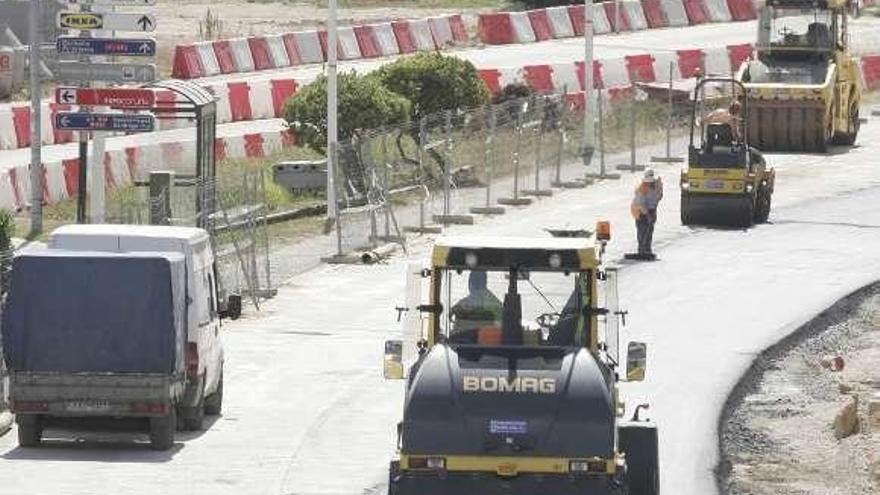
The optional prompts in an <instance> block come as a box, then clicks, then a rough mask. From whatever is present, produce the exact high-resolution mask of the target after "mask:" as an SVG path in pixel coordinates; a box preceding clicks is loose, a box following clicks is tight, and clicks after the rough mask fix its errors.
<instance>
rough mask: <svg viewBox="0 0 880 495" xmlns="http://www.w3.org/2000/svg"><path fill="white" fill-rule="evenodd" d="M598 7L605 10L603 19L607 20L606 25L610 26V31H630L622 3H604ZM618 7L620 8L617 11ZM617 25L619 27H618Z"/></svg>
mask: <svg viewBox="0 0 880 495" xmlns="http://www.w3.org/2000/svg"><path fill="white" fill-rule="evenodd" d="M600 5H602V7H603V8H604V9H605V17H607V18H608V24H609V25H610V26H611V30H612V31H615V32H617V31H629V30H630V25H629V17H628V16H627V13H626V8H625V7H624V5H623V2H618V3H615V2H604V3H602V4H600ZM618 6H619V7H620V8H619V9H618ZM618 24H619V25H620V26H619V27H618Z"/></svg>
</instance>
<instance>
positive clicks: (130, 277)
mask: <svg viewBox="0 0 880 495" xmlns="http://www.w3.org/2000/svg"><path fill="white" fill-rule="evenodd" d="M185 270H186V267H185V263H184V258H183V256H182V255H179V254H176V253H127V254H124V255H122V254H115V253H94V252H91V253H90V252H72V251H60V250H51V249H50V250H45V251H36V252H31V253H25V254H21V255H19V256H16V258H15V259H14V260H13V269H12V287H11V290H10V292H9V295H8V299H7V301H6V308H5V311H4V312H3V346H4V354H5V357H6V363H7V365H8V367H9V369H10V370H14V371H55V372H116V373H134V372H140V373H171V372H174V371H179V370H181V369H182V366H183V364H182V361H183V359H182V356H183V346H184V342H185V340H186V333H185V328H184V326H183V325H184V318H183V317H182V315H183V314H184V313H183V311H184V308H185V304H186V302H185V297H186V296H185V286H184V280H185V275H184V273H185Z"/></svg>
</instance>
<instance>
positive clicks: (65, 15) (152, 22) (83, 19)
mask: <svg viewBox="0 0 880 495" xmlns="http://www.w3.org/2000/svg"><path fill="white" fill-rule="evenodd" d="M57 25H58V27H59V28H62V29H82V30H85V29H104V30H107V31H140V32H149V31H154V30H155V29H156V18H155V17H153V16H152V15H151V14H129V13H108V14H99V13H95V12H59V13H58V17H57Z"/></svg>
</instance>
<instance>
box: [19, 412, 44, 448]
mask: <svg viewBox="0 0 880 495" xmlns="http://www.w3.org/2000/svg"><path fill="white" fill-rule="evenodd" d="M16 422H17V423H18V444H19V445H20V446H22V447H38V446H39V445H40V440H42V438H43V418H41V417H40V416H38V415H36V414H23V415H18V416H17V417H16Z"/></svg>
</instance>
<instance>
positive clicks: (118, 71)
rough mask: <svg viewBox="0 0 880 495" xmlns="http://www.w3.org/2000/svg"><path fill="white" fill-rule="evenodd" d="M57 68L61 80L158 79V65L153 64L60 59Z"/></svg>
mask: <svg viewBox="0 0 880 495" xmlns="http://www.w3.org/2000/svg"><path fill="white" fill-rule="evenodd" d="M56 69H57V70H56V74H55V75H56V77H57V79H58V80H60V81H71V82H91V81H104V82H111V83H145V82H153V81H155V80H156V66H155V65H153V64H149V65H140V64H114V63H107V62H72V61H69V60H59V61H58V63H57V65H56Z"/></svg>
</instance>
